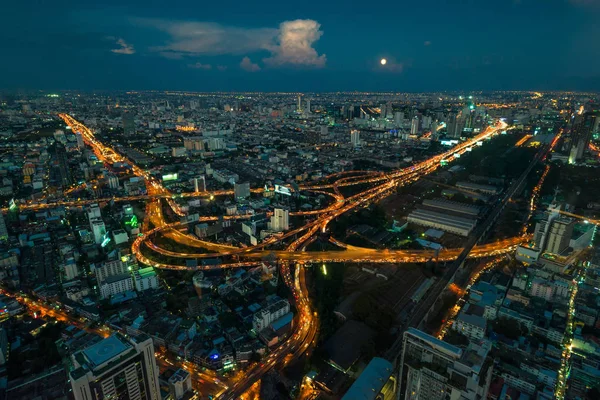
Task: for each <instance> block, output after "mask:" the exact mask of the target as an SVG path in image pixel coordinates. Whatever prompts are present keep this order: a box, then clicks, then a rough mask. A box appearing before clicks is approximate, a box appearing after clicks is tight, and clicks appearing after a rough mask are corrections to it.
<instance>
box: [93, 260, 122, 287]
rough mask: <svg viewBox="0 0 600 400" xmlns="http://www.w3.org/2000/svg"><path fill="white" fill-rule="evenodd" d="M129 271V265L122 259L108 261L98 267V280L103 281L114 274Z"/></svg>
mask: <svg viewBox="0 0 600 400" xmlns="http://www.w3.org/2000/svg"><path fill="white" fill-rule="evenodd" d="M125 273H127V267H126V266H125V264H124V263H123V261H121V260H113V261H106V262H104V263H103V264H102V265H100V266H97V267H96V280H97V281H98V283H102V282H103V281H104V280H105V279H106V278H108V277H109V276H113V275H121V274H125Z"/></svg>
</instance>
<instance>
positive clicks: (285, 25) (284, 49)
mask: <svg viewBox="0 0 600 400" xmlns="http://www.w3.org/2000/svg"><path fill="white" fill-rule="evenodd" d="M320 28H321V24H319V23H318V22H317V21H313V20H311V19H297V20H295V21H285V22H282V23H281V24H280V25H279V37H278V39H279V43H278V46H277V47H276V48H274V49H273V51H272V53H273V56H272V57H270V58H266V59H265V60H264V61H265V62H266V63H267V64H269V65H285V64H294V65H306V66H313V67H323V66H324V65H325V62H326V61H327V57H326V56H325V54H322V55H319V54H318V53H317V51H316V50H315V49H314V48H313V47H312V46H313V44H314V43H315V42H316V41H317V40H319V39H320V38H321V36H322V35H323V31H321V30H320Z"/></svg>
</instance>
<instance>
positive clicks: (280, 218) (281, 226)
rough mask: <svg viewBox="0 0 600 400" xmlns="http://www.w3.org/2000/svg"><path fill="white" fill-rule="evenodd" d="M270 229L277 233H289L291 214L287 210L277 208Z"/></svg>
mask: <svg viewBox="0 0 600 400" xmlns="http://www.w3.org/2000/svg"><path fill="white" fill-rule="evenodd" d="M270 229H271V230H272V231H275V232H281V231H287V230H288V229H290V212H289V210H286V209H285V208H276V209H275V210H274V212H273V216H272V217H271V227H270Z"/></svg>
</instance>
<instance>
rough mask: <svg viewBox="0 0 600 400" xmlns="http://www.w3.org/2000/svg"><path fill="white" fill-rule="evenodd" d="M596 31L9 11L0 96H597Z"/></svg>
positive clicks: (474, 12) (511, 6) (361, 12)
mask: <svg viewBox="0 0 600 400" xmlns="http://www.w3.org/2000/svg"><path fill="white" fill-rule="evenodd" d="M81 3H93V4H81ZM599 21H600V0H445V1H443V0H435V1H434V0H419V1H406V0H389V1H387V0H384V1H378V2H365V1H364V0H363V1H353V0H347V1H338V0H319V1H313V0H296V1H282V0H278V1H273V0H265V1H249V0H245V1H244V0H242V1H239V0H227V1H210V2H209V1H206V0H204V1H199V0H185V1H182V0H170V1H164V0H163V1H154V0H135V1H131V0H121V1H116V0H108V1H107V0H96V1H94V2H92V1H84V2H82V1H70V0H53V1H43V0H37V1H36V0H31V1H17V2H5V4H3V7H2V13H0V54H2V57H1V58H0V88H3V89H45V90H53V89H54V90H57V89H81V90H98V89H106V90H112V89H127V90H129V89H138V90H143V89H173V90H197V91H217V90H224V91H231V90H260V91H275V90H282V91H283V90H290V91H336V90H360V91H368V90H374V91H375V90H390V91H430V90H457V89H458V90H460V89H464V90H493V89H506V90H509V89H515V90H529V89H538V90H550V89H573V90H600V42H599V39H600V22H599ZM382 57H385V58H387V59H388V64H387V65H386V66H385V67H381V66H380V65H379V60H380V59H381V58H382Z"/></svg>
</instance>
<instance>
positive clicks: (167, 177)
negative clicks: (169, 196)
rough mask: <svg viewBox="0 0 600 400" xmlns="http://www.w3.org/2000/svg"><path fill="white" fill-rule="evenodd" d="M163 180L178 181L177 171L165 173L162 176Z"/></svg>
mask: <svg viewBox="0 0 600 400" xmlns="http://www.w3.org/2000/svg"><path fill="white" fill-rule="evenodd" d="M162 180H163V181H164V182H166V181H176V180H177V173H174V174H166V175H163V176H162Z"/></svg>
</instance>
